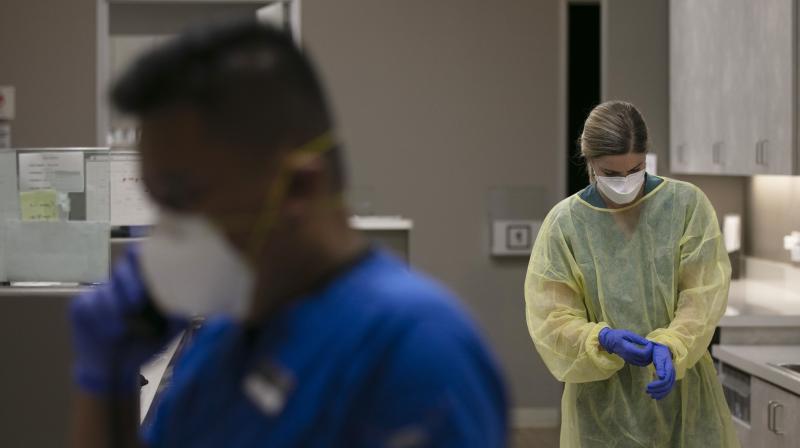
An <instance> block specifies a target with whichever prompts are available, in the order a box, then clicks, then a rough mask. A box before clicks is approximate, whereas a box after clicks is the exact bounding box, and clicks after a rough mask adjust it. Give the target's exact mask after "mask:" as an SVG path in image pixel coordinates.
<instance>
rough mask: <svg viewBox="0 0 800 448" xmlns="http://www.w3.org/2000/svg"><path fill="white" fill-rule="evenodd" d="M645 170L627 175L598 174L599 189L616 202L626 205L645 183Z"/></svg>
mask: <svg viewBox="0 0 800 448" xmlns="http://www.w3.org/2000/svg"><path fill="white" fill-rule="evenodd" d="M644 175H645V170H640V171H637V172H635V173H633V174H631V175H629V176H626V177H606V176H596V178H597V189H598V190H600V192H601V193H603V195H605V197H607V198H608V199H610V200H611V201H613V202H614V203H615V204H619V205H625V204H629V203H631V202H633V200H634V199H636V196H638V195H639V191H641V189H642V185H643V184H644Z"/></svg>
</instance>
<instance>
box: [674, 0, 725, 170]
mask: <svg viewBox="0 0 800 448" xmlns="http://www.w3.org/2000/svg"><path fill="white" fill-rule="evenodd" d="M716 1H718V0H704V1H702V2H697V1H691V0H673V1H671V2H670V101H671V103H670V124H671V133H670V135H671V139H670V140H671V145H672V158H671V161H672V171H673V172H676V173H685V174H701V173H708V172H711V171H712V170H714V166H713V163H712V160H713V157H712V151H711V148H712V145H713V143H712V132H711V131H710V129H709V124H710V121H711V119H712V112H711V108H712V104H713V103H714V101H712V100H711V99H710V97H709V91H708V88H707V86H708V85H709V84H710V82H711V73H710V70H709V67H710V66H711V62H710V61H709V59H708V58H709V57H710V56H711V55H712V54H713V52H711V51H710V48H711V45H712V44H711V42H710V41H709V36H710V35H711V34H712V33H711V32H710V30H709V25H710V24H711V23H713V20H712V18H713V12H714V8H713V5H712V4H711V3H712V2H716Z"/></svg>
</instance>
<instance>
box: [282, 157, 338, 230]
mask: <svg viewBox="0 0 800 448" xmlns="http://www.w3.org/2000/svg"><path fill="white" fill-rule="evenodd" d="M288 169H289V174H288V176H289V179H288V183H287V186H286V197H285V200H284V208H285V212H286V213H287V214H288V215H289V216H299V215H301V214H304V213H306V212H307V211H308V208H309V207H312V206H313V204H314V203H315V202H316V201H317V200H319V199H320V198H321V197H324V195H325V194H326V192H327V190H328V189H329V186H328V182H329V179H328V172H327V170H326V169H325V162H324V160H323V159H321V158H319V157H316V158H314V159H312V160H308V159H306V160H293V161H291V162H290V164H289V167H288Z"/></svg>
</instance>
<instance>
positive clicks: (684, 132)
mask: <svg viewBox="0 0 800 448" xmlns="http://www.w3.org/2000/svg"><path fill="white" fill-rule="evenodd" d="M669 15H670V19H669V20H670V34H669V35H670V45H669V65H670V76H669V91H670V107H669V123H670V138H669V140H670V146H671V148H670V168H671V170H672V172H675V173H686V172H687V170H688V166H689V155H690V152H691V151H690V150H691V148H690V142H689V128H690V124H691V122H692V120H697V117H696V116H694V113H695V112H696V111H693V110H692V107H691V104H690V99H691V95H690V93H691V88H690V86H692V85H693V82H692V81H693V79H694V76H693V74H692V73H691V70H692V69H693V67H692V65H691V64H690V62H689V59H690V53H691V52H692V46H691V45H690V43H691V41H692V35H691V34H692V31H693V29H692V26H690V25H691V24H690V20H691V15H690V10H689V1H688V0H672V1H670V4H669Z"/></svg>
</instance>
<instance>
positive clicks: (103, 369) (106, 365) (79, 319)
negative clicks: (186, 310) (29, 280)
mask: <svg viewBox="0 0 800 448" xmlns="http://www.w3.org/2000/svg"><path fill="white" fill-rule="evenodd" d="M70 321H71V323H72V332H73V343H74V347H75V352H76V359H75V362H74V366H73V374H74V379H75V382H76V383H77V385H78V387H80V388H81V389H83V390H84V391H86V392H89V393H92V394H95V395H109V394H116V395H125V394H133V393H136V392H138V390H139V368H140V367H141V366H142V364H144V363H145V362H146V361H147V360H148V359H149V358H151V357H152V356H153V355H155V354H156V353H158V351H159V350H160V349H161V348H163V347H164V346H165V345H166V344H167V343H168V342H169V341H170V340H171V339H172V338H173V337H174V336H175V335H177V334H178V333H179V332H180V331H181V330H182V329H184V328H185V327H186V325H187V324H188V322H186V321H185V320H182V319H177V318H167V317H165V316H163V315H162V314H161V313H160V312H159V311H158V310H156V308H155V306H154V305H153V303H152V301H151V299H150V298H149V297H148V294H147V291H146V289H145V285H144V282H143V281H142V276H141V273H140V269H139V257H138V251H137V250H136V249H135V248H131V249H129V250H128V251H127V252H126V253H125V255H124V257H123V258H122V259H121V260H120V261H119V262H118V263H117V264H116V266H115V267H114V270H113V272H112V274H111V278H110V279H109V281H108V282H107V283H105V284H103V285H101V286H99V287H97V288H93V289H91V290H88V291H85V292H83V293H81V294H80V295H78V296H77V297H76V298H75V299H73V301H72V303H71V305H70Z"/></svg>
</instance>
